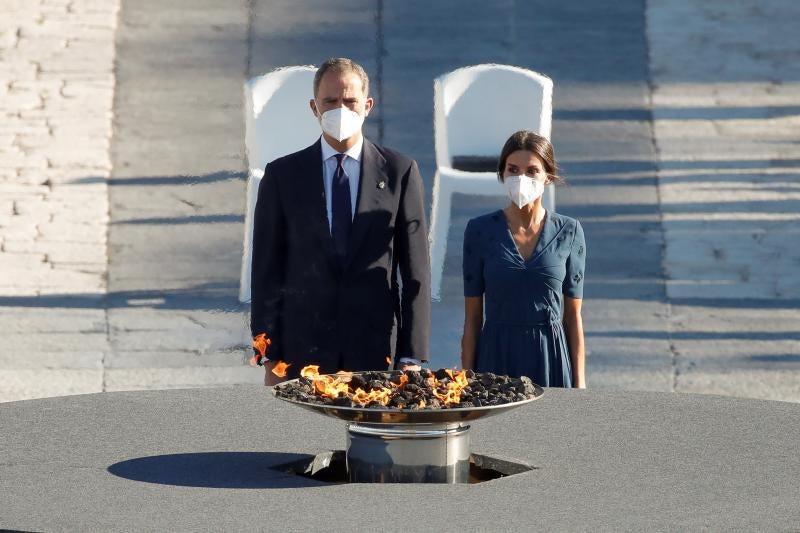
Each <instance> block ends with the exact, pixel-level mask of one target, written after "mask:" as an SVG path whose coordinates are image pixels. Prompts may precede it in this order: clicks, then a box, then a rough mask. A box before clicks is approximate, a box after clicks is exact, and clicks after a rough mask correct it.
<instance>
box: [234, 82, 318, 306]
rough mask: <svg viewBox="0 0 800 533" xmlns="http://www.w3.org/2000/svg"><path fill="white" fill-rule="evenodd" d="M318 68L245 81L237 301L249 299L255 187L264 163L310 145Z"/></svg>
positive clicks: (314, 130) (313, 136) (315, 128)
mask: <svg viewBox="0 0 800 533" xmlns="http://www.w3.org/2000/svg"><path fill="white" fill-rule="evenodd" d="M316 71H317V68H316V67H313V66H298V67H285V68H281V69H278V70H275V71H273V72H270V73H269V74H265V75H263V76H259V77H257V78H252V79H250V80H248V81H246V82H245V84H244V101H245V107H244V112H245V148H246V151H247V166H248V169H249V172H248V177H247V212H246V214H245V226H244V249H243V253H242V272H241V276H240V278H239V301H240V302H249V301H250V268H251V264H250V263H251V258H252V255H253V216H254V214H255V209H256V200H257V199H258V185H259V184H260V183H261V178H263V177H264V167H266V166H267V163H269V162H270V161H272V160H273V159H276V158H278V157H281V156H283V155H286V154H290V153H292V152H296V151H298V150H301V149H303V148H305V147H306V146H309V145H310V144H312V143H313V142H314V140H315V139H316V138H317V137H319V135H320V129H319V123H318V122H317V119H316V118H314V115H313V113H312V112H311V109H310V108H309V106H308V101H309V100H311V99H312V98H313V97H314V96H313V95H314V89H313V82H314V73H316Z"/></svg>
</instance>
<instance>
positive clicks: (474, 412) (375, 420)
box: [272, 371, 544, 424]
mask: <svg viewBox="0 0 800 533" xmlns="http://www.w3.org/2000/svg"><path fill="white" fill-rule="evenodd" d="M399 373H400V372H399V371H397V372H386V373H385V374H387V375H389V376H394V375H398V374H399ZM354 374H358V372H356V373H354ZM332 377H335V376H332ZM299 381H300V378H298V379H293V380H290V381H285V382H283V383H280V384H278V385H275V386H274V387H272V392H273V394H274V395H275V397H276V398H278V399H280V400H283V401H285V402H289V403H292V404H294V405H297V406H299V407H302V408H303V409H308V410H309V411H314V412H315V413H319V414H322V415H326V416H331V417H334V418H338V419H340V420H346V421H348V422H362V423H368V424H451V423H458V422H469V421H471V420H477V419H479V418H485V417H487V416H492V415H497V414H500V413H504V412H506V411H509V410H511V409H514V408H515V407H519V406H521V405H525V404H527V403H530V402H532V401H534V400H537V399H539V398H540V397H541V396H542V394H544V391H543V390H542V388H541V387H540V386H539V385H536V384H534V385H533V387H534V393H533V396H532V397H530V398H528V399H526V400H520V401H516V402H509V403H504V404H500V405H490V406H483V407H448V408H443V409H430V408H422V409H386V408H380V407H340V406H335V405H324V404H321V403H319V404H318V403H309V402H303V401H298V400H295V399H292V398H287V397H285V396H283V395H282V394H281V392H282V391H283V390H284V388H290V387H292V386H296V385H297V384H298V383H299Z"/></svg>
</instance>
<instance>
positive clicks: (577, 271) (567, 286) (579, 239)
mask: <svg viewBox="0 0 800 533" xmlns="http://www.w3.org/2000/svg"><path fill="white" fill-rule="evenodd" d="M585 270H586V238H585V237H584V236H583V228H582V227H581V223H580V222H578V221H577V220H576V221H575V235H574V236H573V239H572V247H571V248H570V252H569V257H568V258H567V275H566V276H565V277H564V284H563V289H562V292H563V293H564V294H565V295H567V296H569V297H570V298H583V279H584V272H585Z"/></svg>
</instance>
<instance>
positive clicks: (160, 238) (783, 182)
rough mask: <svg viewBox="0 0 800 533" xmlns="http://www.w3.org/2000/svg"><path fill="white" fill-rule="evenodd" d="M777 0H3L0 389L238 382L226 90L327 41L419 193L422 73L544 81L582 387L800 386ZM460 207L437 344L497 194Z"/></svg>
mask: <svg viewBox="0 0 800 533" xmlns="http://www.w3.org/2000/svg"><path fill="white" fill-rule="evenodd" d="M798 10H800V6H798V5H797V3H796V2H792V1H791V0H775V1H774V2H770V3H769V5H763V3H761V2H757V1H755V0H735V1H723V0H716V1H710V2H699V1H693V2H692V1H689V0H675V1H672V2H668V3H664V2H653V3H646V2H644V1H643V0H621V1H619V2H615V3H613V5H612V6H609V5H605V4H604V5H602V6H601V5H599V4H598V3H592V2H583V3H580V4H578V3H556V2H545V1H543V0H537V1H533V2H514V1H510V0H506V1H500V2H492V3H488V2H472V1H469V2H461V3H459V4H458V9H455V8H454V7H453V5H451V4H450V3H446V2H438V3H431V2H422V1H419V0H410V1H405V2H384V1H381V0H377V1H366V0H351V1H344V0H341V1H336V2H313V1H306V0H301V1H291V2H290V1H288V0H283V1H278V0H274V1H266V0H235V1H232V2H220V1H216V2H215V1H212V0H203V1H201V2H197V1H193V2H188V1H187V0H161V1H159V2H155V1H153V0H137V1H135V2H134V1H131V0H122V1H121V2H120V3H119V5H117V3H115V2H98V1H96V0H74V1H70V2H68V1H66V0H64V1H61V0H41V1H21V0H19V1H9V0H5V1H3V2H0V20H2V22H0V112H2V113H4V116H5V117H6V120H5V121H4V123H3V124H2V125H0V329H1V330H2V334H0V401H11V400H17V399H25V398H34V397H43V396H54V395H61V394H71V393H82V392H99V391H106V390H130V389H147V388H171V387H196V386H216V385H224V384H237V383H256V382H258V381H259V380H260V379H261V375H260V374H259V372H258V371H256V370H253V369H250V368H249V367H247V366H245V365H244V360H245V353H246V352H247V350H246V346H245V342H246V337H247V331H246V323H247V316H246V314H247V308H246V306H242V305H241V304H239V303H238V302H237V300H236V295H237V290H238V276H239V263H240V257H241V255H240V254H241V242H242V234H243V212H244V191H245V181H244V171H245V167H246V162H245V160H244V147H243V143H244V141H243V137H244V131H243V120H242V114H243V109H242V105H243V102H242V91H241V84H242V82H243V81H244V80H245V79H246V78H248V77H250V76H254V75H258V74H261V73H264V72H267V71H269V70H271V69H272V68H275V67H278V66H283V65H291V64H309V63H311V64H315V63H319V62H320V61H321V60H322V59H324V58H326V57H328V56H331V55H344V56H350V57H353V58H354V59H356V60H358V61H359V62H361V63H362V64H364V66H365V67H366V68H367V69H368V71H369V72H370V74H371V76H372V85H373V93H374V95H375V97H376V98H377V100H378V108H377V109H376V111H377V113H373V114H372V115H371V118H370V121H369V122H368V125H367V133H368V135H369V136H370V137H372V138H373V139H375V140H377V141H378V142H383V143H385V144H386V145H388V146H391V147H393V148H396V149H399V150H401V151H404V152H406V153H408V154H410V155H412V156H414V157H415V158H417V160H418V161H419V163H420V167H421V169H422V172H423V175H424V177H425V179H426V184H427V186H428V192H430V188H431V186H432V183H431V180H432V178H433V173H434V170H435V169H434V162H433V126H432V110H433V109H432V96H433V89H432V81H433V78H435V77H436V76H439V75H441V74H443V73H445V72H447V71H450V70H452V69H454V68H458V67H460V66H464V65H469V64H476V63H482V62H498V63H508V64H515V65H519V66H523V67H527V68H531V69H534V70H537V71H540V72H542V73H544V74H547V75H549V76H551V77H552V78H553V80H554V82H555V94H554V110H555V111H554V125H553V141H554V143H555V146H556V152H557V155H558V157H559V160H560V162H561V164H562V167H563V170H564V174H565V176H566V177H567V179H568V181H569V186H567V187H564V188H562V189H560V190H559V191H558V194H557V206H558V210H559V211H560V212H563V213H565V214H567V215H571V216H576V217H578V218H580V219H581V221H582V222H583V224H584V227H585V230H586V233H587V239H588V244H589V254H590V255H589V259H590V262H589V268H588V272H587V276H588V277H587V282H588V285H587V290H586V295H585V296H586V297H585V303H584V309H585V312H584V317H585V325H586V335H587V345H588V351H589V359H588V362H589V367H588V380H589V385H590V386H591V387H597V388H624V389H645V390H659V391H684V392H705V393H717V394H725V395H733V396H743V397H756V398H766V399H778V400H788V401H800V320H798V318H800V312H798V309H799V308H800V282H798V279H800V278H799V277H798V276H797V274H796V273H797V271H798V265H799V264H800V255H798V252H797V246H796V245H795V244H794V243H795V242H796V241H797V235H798V231H797V220H798V218H800V215H798V214H797V213H799V212H800V186H798V180H797V178H798V170H797V167H798V161H800V148H798V146H800V144H798V137H800V134H798V132H799V131H800V128H798V126H800V107H798V105H797V102H798V101H800V76H798V75H799V74H800V72H799V71H798V65H800V62H798V61H797V59H798V56H800V45H799V44H797V41H796V39H792V38H790V35H791V34H792V32H791V29H792V25H791V21H793V20H797V19H798V15H800V13H798ZM6 13H10V14H12V15H14V16H11V17H8V16H2V15H5V14H6ZM84 41H89V42H88V43H86V42H84ZM98 51H101V52H102V53H98ZM31 65H33V66H31ZM37 65H38V66H37ZM498 148H499V147H498ZM455 205H456V207H455V210H454V214H453V215H454V216H453V226H452V227H451V232H450V238H449V245H448V256H447V258H446V265H445V277H444V280H443V287H442V300H441V301H440V302H436V303H434V315H433V322H434V323H433V327H434V331H435V332H436V335H435V337H434V339H433V342H432V346H431V356H432V364H433V365H434V366H445V365H452V364H455V363H456V361H457V359H458V338H459V336H460V328H461V321H462V298H461V296H460V291H461V284H460V276H459V269H460V260H461V258H460V252H459V250H460V243H461V238H462V233H463V227H464V224H465V222H466V220H467V219H468V218H470V217H472V216H475V215H477V214H479V213H483V212H486V211H489V210H492V209H495V208H497V207H499V206H500V205H502V198H499V197H498V198H497V199H479V198H470V197H463V196H462V197H458V198H457V199H456V202H455ZM65 243H66V244H65Z"/></svg>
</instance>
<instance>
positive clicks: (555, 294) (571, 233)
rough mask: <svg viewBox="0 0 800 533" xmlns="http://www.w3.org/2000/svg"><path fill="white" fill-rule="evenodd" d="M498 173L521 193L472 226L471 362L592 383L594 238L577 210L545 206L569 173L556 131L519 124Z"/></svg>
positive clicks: (467, 294) (568, 382) (467, 345)
mask: <svg viewBox="0 0 800 533" xmlns="http://www.w3.org/2000/svg"><path fill="white" fill-rule="evenodd" d="M497 176H498V179H499V180H500V182H501V184H502V185H503V186H504V187H505V190H506V193H507V194H508V196H509V198H510V200H511V203H510V204H509V205H508V206H507V207H505V208H504V209H502V210H499V211H495V212H493V213H489V214H487V215H483V216H480V217H477V218H473V219H472V220H470V221H469V223H468V224H467V228H466V231H465V233H464V265H463V266H464V299H465V307H464V309H465V318H464V335H463V337H462V339H461V364H462V366H463V367H464V368H471V369H474V370H476V371H478V372H494V373H496V374H508V375H511V376H528V377H530V378H531V379H532V380H533V381H534V382H535V383H537V384H539V385H542V386H546V387H577V388H585V387H586V378H585V371H584V359H585V353H584V338H583V320H582V318H581V303H582V298H583V278H584V268H585V264H586V242H585V240H584V236H583V229H582V228H581V225H580V223H579V222H578V221H577V220H575V219H573V218H569V217H566V216H564V215H559V214H557V213H554V212H552V211H547V210H546V209H545V208H544V207H542V194H543V192H544V187H545V185H547V184H549V183H556V182H560V181H562V180H561V178H560V177H559V176H558V174H557V167H556V161H555V157H554V155H553V147H552V145H551V144H550V141H548V140H547V139H545V138H544V137H542V136H540V135H537V134H536V133H534V132H532V131H518V132H516V133H514V134H513V135H512V136H511V137H510V138H509V139H508V141H506V144H505V146H503V150H502V152H501V154H500V159H499V162H498V165H497ZM484 316H485V320H484Z"/></svg>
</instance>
